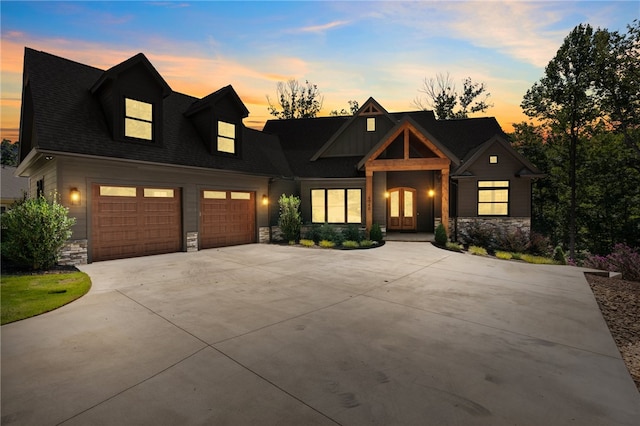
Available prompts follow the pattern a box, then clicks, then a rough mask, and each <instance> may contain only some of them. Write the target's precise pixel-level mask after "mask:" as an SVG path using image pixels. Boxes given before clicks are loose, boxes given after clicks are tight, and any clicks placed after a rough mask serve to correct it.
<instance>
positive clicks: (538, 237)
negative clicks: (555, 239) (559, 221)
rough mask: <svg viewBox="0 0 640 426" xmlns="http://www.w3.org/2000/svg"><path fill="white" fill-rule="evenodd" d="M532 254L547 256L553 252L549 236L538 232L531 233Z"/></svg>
mask: <svg viewBox="0 0 640 426" xmlns="http://www.w3.org/2000/svg"><path fill="white" fill-rule="evenodd" d="M527 251H528V252H529V253H531V254H536V255H539V256H547V255H549V253H550V252H551V243H550V242H549V238H547V237H545V236H544V235H542V234H538V233H537V232H531V234H530V235H529V250H527Z"/></svg>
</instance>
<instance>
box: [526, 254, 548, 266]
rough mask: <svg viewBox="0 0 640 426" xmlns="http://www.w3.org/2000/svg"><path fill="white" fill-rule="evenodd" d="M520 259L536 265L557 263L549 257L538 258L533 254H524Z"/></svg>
mask: <svg viewBox="0 0 640 426" xmlns="http://www.w3.org/2000/svg"><path fill="white" fill-rule="evenodd" d="M520 259H521V260H524V261H525V262H527V263H533V264H535V265H554V264H555V263H556V262H555V261H554V260H553V259H549V258H548V257H544V256H536V255H533V254H523V255H522V256H521V257H520Z"/></svg>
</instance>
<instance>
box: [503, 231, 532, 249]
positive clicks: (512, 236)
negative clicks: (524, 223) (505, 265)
mask: <svg viewBox="0 0 640 426" xmlns="http://www.w3.org/2000/svg"><path fill="white" fill-rule="evenodd" d="M530 243H531V239H530V238H529V233H528V232H525V231H523V230H522V229H520V228H517V229H515V230H509V229H508V230H505V231H504V232H502V233H500V236H499V237H498V241H497V246H498V248H500V249H502V251H509V252H514V251H515V252H520V253H523V252H526V251H527V250H529V244H530Z"/></svg>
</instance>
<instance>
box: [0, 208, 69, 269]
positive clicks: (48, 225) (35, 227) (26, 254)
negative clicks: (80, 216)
mask: <svg viewBox="0 0 640 426" xmlns="http://www.w3.org/2000/svg"><path fill="white" fill-rule="evenodd" d="M68 213H69V209H67V208H66V207H64V206H63V205H62V204H58V202H57V201H56V199H55V197H54V199H53V200H52V201H49V200H47V199H46V198H45V197H42V196H41V197H38V198H30V199H27V200H25V201H24V202H21V203H19V204H17V205H15V206H13V208H12V209H11V210H9V211H7V212H5V213H4V214H2V256H3V257H5V258H6V259H8V260H9V261H10V262H12V263H13V264H14V265H15V266H16V267H18V268H25V269H32V270H42V269H48V268H51V267H52V266H54V265H55V264H56V262H57V261H58V253H59V252H60V249H62V247H63V246H64V244H65V242H66V241H67V240H68V239H69V238H70V237H71V227H72V226H73V225H74V224H75V223H76V219H75V218H70V217H68Z"/></svg>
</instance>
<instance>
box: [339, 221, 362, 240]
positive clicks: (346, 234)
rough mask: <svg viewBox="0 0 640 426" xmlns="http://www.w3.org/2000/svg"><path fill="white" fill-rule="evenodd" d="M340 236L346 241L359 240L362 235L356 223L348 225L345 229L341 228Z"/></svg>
mask: <svg viewBox="0 0 640 426" xmlns="http://www.w3.org/2000/svg"><path fill="white" fill-rule="evenodd" d="M342 237H343V238H344V239H345V240H348V241H355V242H359V241H360V240H362V235H361V234H360V228H359V227H358V226H356V225H349V226H347V227H346V228H345V229H343V230H342Z"/></svg>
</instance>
